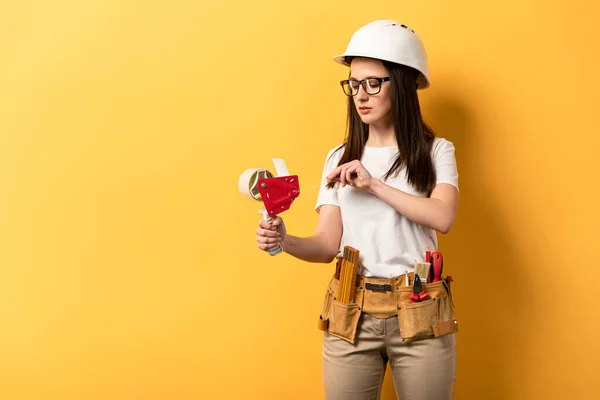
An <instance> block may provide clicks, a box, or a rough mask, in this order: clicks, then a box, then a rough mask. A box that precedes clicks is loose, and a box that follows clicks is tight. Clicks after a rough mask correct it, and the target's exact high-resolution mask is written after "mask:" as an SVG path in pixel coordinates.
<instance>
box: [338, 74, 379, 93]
mask: <svg viewBox="0 0 600 400" xmlns="http://www.w3.org/2000/svg"><path fill="white" fill-rule="evenodd" d="M389 80H390V77H389V76H388V77H385V78H365V79H363V80H362V81H358V80H356V79H346V80H343V81H340V84H341V85H342V89H344V93H346V95H347V96H356V95H357V94H358V90H359V88H360V86H361V85H362V87H363V90H364V91H365V92H366V93H367V94H370V95H373V94H377V93H379V92H380V91H381V84H382V83H383V82H387V81H389Z"/></svg>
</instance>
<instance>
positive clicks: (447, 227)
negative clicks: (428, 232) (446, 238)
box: [436, 220, 454, 235]
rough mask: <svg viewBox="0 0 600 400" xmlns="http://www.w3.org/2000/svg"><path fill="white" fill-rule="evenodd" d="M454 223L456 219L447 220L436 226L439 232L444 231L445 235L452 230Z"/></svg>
mask: <svg viewBox="0 0 600 400" xmlns="http://www.w3.org/2000/svg"><path fill="white" fill-rule="evenodd" d="M453 224H454V221H452V220H449V221H446V222H444V223H442V224H440V226H438V227H437V228H436V230H437V231H438V232H439V233H442V234H444V235H445V234H447V233H448V232H450V230H451V229H452V225H453Z"/></svg>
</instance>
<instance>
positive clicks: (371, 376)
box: [257, 20, 458, 400]
mask: <svg viewBox="0 0 600 400" xmlns="http://www.w3.org/2000/svg"><path fill="white" fill-rule="evenodd" d="M334 60H335V61H337V62H339V63H341V64H343V65H346V66H349V67H350V76H349V78H348V79H346V80H343V81H342V82H341V84H342V88H343V91H344V93H345V94H346V95H347V96H348V135H347V137H346V140H345V141H344V143H343V144H342V145H340V146H338V147H336V148H334V149H331V150H330V151H329V153H328V154H327V157H326V160H325V166H324V170H323V176H322V185H321V188H320V192H319V194H318V199H317V203H316V210H317V212H318V213H319V220H318V224H317V227H316V231H315V233H314V234H313V235H312V236H310V237H297V236H293V235H290V234H287V232H286V227H285V224H284V223H283V220H282V219H281V218H280V217H277V218H275V219H274V220H273V222H272V226H269V224H268V223H266V222H264V221H260V222H259V227H258V229H257V235H258V236H257V245H258V247H259V248H260V249H262V250H268V249H269V248H271V247H274V246H276V245H277V244H278V243H280V244H281V245H282V247H283V250H284V251H285V252H286V253H288V254H290V255H292V256H294V257H297V258H299V259H302V260H305V261H308V262H321V263H330V262H332V261H333V260H334V259H335V258H336V256H337V257H339V255H340V252H341V250H342V249H343V248H345V246H351V247H352V248H354V249H357V250H358V251H359V252H360V258H359V262H360V267H359V270H358V274H359V276H358V277H357V283H356V290H355V292H354V300H353V301H352V302H351V304H343V303H342V302H341V301H340V299H339V298H336V296H337V288H338V286H339V280H338V279H337V278H336V277H333V278H332V280H331V282H330V284H329V286H328V288H327V292H326V298H325V303H324V305H323V313H322V315H321V321H320V322H321V323H322V324H321V329H323V330H325V332H324V343H323V377H324V383H325V393H326V398H327V399H343V400H351V399H361V400H362V399H377V398H379V394H380V391H381V384H382V381H383V377H384V374H385V368H386V364H387V363H388V362H389V364H390V367H391V369H392V375H393V377H394V384H395V388H396V392H397V395H398V396H399V398H401V399H403V400H411V399H419V400H423V399H435V400H441V399H450V398H452V397H453V391H454V381H455V371H456V347H455V337H454V333H455V332H456V331H457V329H455V328H453V327H456V326H457V325H456V320H455V319H454V315H453V311H452V308H453V307H452V297H451V292H450V288H449V283H450V281H451V278H450V279H448V278H449V277H445V278H443V279H442V281H440V282H431V280H432V279H431V277H429V280H428V281H427V282H428V283H423V284H422V288H423V290H419V291H421V292H425V293H426V294H427V298H426V299H424V300H421V301H419V300H417V301H414V299H413V300H411V299H412V298H411V297H410V294H411V293H413V292H415V293H417V292H416V291H415V288H416V287H417V284H418V282H417V281H418V279H416V277H415V274H414V268H415V263H417V262H425V261H426V260H425V257H426V252H428V251H435V250H436V249H437V238H436V231H437V232H441V233H447V232H448V231H450V228H451V227H452V224H453V222H454V218H455V215H456V211H457V204H458V173H457V168H456V160H455V156H454V146H453V144H452V143H451V142H449V141H448V140H445V139H442V138H436V137H435V136H434V134H433V132H432V131H431V129H430V128H429V127H428V126H427V125H426V124H425V123H424V122H423V120H422V117H421V110H420V106H419V99H418V96H417V90H418V89H424V88H427V87H429V84H430V81H429V73H428V68H427V57H426V53H425V50H424V47H423V44H422V42H421V40H420V39H419V37H418V36H417V34H416V33H415V32H414V31H413V30H412V29H411V28H409V27H407V26H406V25H403V24H400V23H398V22H396V21H392V20H380V21H375V22H372V23H370V24H367V25H366V26H364V27H362V28H361V29H359V30H358V31H356V32H355V33H354V35H353V36H352V38H351V40H350V43H349V44H348V46H347V49H346V52H345V53H344V54H342V55H340V56H337V57H334ZM423 278H425V279H427V278H426V277H423ZM425 279H424V280H425Z"/></svg>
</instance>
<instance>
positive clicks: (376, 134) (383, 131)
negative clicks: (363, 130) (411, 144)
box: [365, 125, 398, 147]
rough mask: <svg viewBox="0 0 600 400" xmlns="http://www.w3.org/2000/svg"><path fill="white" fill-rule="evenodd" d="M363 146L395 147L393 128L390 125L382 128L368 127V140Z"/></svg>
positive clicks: (396, 143)
mask: <svg viewBox="0 0 600 400" xmlns="http://www.w3.org/2000/svg"><path fill="white" fill-rule="evenodd" d="M365 145H367V146H370V147H390V146H397V145H398V142H397V141H396V135H395V134H394V126H393V125H390V126H387V127H384V128H381V127H377V126H374V125H369V138H368V139H367V143H365Z"/></svg>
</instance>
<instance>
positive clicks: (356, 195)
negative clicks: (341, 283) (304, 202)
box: [315, 138, 458, 278]
mask: <svg viewBox="0 0 600 400" xmlns="http://www.w3.org/2000/svg"><path fill="white" fill-rule="evenodd" d="M336 148H337V147H335V148H333V149H331V150H330V151H329V153H328V154H327V158H326V160H325V166H324V168H323V175H322V180H321V188H320V190H319V194H318V198H317V203H316V206H315V209H318V208H319V207H320V206H322V205H324V204H332V205H336V206H338V207H340V211H341V214H342V225H343V233H342V240H341V243H340V249H339V250H340V253H339V254H341V252H343V249H344V246H351V247H354V248H355V249H357V250H358V251H359V252H360V259H359V261H360V264H361V268H360V270H359V274H361V275H363V276H368V277H377V278H392V277H395V276H398V275H402V274H404V273H405V272H411V271H412V270H413V269H414V263H415V262H417V261H421V262H424V261H425V251H426V250H430V251H432V252H433V251H436V250H437V245H438V241H437V236H436V232H435V230H433V229H429V228H427V227H425V226H423V225H419V224H417V223H414V222H412V221H410V220H409V219H407V218H406V217H404V216H403V215H402V214H400V213H399V212H398V211H396V210H395V209H394V208H392V206H390V205H388V204H387V203H385V202H384V201H383V200H380V199H379V198H378V197H377V196H375V195H373V194H370V193H368V192H367V191H365V190H361V189H356V188H353V187H351V186H349V185H346V186H345V187H343V188H342V187H340V185H339V184H336V185H335V186H334V188H333V189H328V188H327V187H326V184H327V180H326V177H327V175H329V173H330V172H331V171H332V170H333V169H335V168H336V167H337V165H338V162H339V159H340V158H341V156H342V154H343V152H344V149H343V148H342V149H340V150H338V151H337V152H336V153H335V154H333V152H334V150H335V149H336ZM397 152H398V147H396V146H394V147H369V146H366V147H365V150H364V152H363V156H362V160H361V162H362V164H363V166H364V167H365V168H366V169H367V171H369V173H370V174H371V176H373V177H375V178H382V177H383V175H385V173H386V172H387V171H388V170H389V168H390V167H391V165H392V163H393V162H394V160H395V156H396V154H397ZM332 154H333V156H332ZM431 154H432V161H433V165H434V167H435V169H436V174H437V180H436V183H449V184H451V185H453V186H455V187H456V188H457V189H458V171H457V167H456V158H455V156H454V145H453V143H452V142H450V141H448V140H446V139H444V138H435V139H434V142H433V146H432V150H431ZM405 172H406V169H402V170H401V171H400V172H399V173H398V174H397V175H392V177H390V178H388V180H387V181H383V179H382V181H383V183H385V184H387V185H390V186H393V187H394V188H396V189H399V190H401V191H403V192H406V193H409V194H412V195H416V196H421V197H425V196H426V193H419V192H417V191H416V190H415V189H414V188H413V187H412V186H409V185H408V183H407V181H406V176H405Z"/></svg>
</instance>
